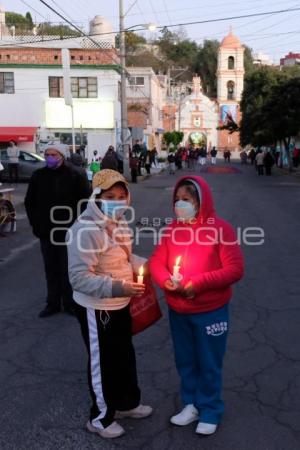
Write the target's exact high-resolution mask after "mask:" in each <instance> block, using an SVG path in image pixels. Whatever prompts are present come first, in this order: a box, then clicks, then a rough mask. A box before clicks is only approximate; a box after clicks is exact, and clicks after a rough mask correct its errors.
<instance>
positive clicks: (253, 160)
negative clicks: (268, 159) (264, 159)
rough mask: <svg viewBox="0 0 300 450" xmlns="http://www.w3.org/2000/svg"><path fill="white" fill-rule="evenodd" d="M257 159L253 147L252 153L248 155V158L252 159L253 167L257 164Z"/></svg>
mask: <svg viewBox="0 0 300 450" xmlns="http://www.w3.org/2000/svg"><path fill="white" fill-rule="evenodd" d="M255 157H256V153H255V150H254V148H253V147H252V148H251V150H250V152H249V153H248V158H249V159H250V161H251V165H252V166H253V164H254V162H255Z"/></svg>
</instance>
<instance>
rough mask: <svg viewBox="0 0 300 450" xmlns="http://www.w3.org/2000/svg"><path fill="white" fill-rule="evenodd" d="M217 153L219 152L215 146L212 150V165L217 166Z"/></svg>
mask: <svg viewBox="0 0 300 450" xmlns="http://www.w3.org/2000/svg"><path fill="white" fill-rule="evenodd" d="M217 154H218V151H217V149H216V147H213V148H212V149H211V151H210V157H211V164H212V166H215V165H216V164H217Z"/></svg>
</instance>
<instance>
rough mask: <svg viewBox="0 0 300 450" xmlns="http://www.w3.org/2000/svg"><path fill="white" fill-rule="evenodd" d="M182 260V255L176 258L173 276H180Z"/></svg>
mask: <svg viewBox="0 0 300 450" xmlns="http://www.w3.org/2000/svg"><path fill="white" fill-rule="evenodd" d="M180 260H181V256H178V258H177V259H176V263H175V266H174V267H173V277H174V278H178V275H179V270H180V265H179V264H180Z"/></svg>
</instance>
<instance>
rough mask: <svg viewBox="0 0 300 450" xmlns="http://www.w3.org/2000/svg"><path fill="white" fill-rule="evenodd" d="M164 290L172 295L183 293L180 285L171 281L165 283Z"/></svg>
mask: <svg viewBox="0 0 300 450" xmlns="http://www.w3.org/2000/svg"><path fill="white" fill-rule="evenodd" d="M164 288H165V290H166V291H169V292H173V293H174V294H181V293H182V292H183V291H184V289H183V286H181V284H174V283H173V282H172V280H167V281H165V286H164Z"/></svg>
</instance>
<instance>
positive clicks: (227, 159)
mask: <svg viewBox="0 0 300 450" xmlns="http://www.w3.org/2000/svg"><path fill="white" fill-rule="evenodd" d="M230 158H231V151H230V150H228V149H227V148H225V151H224V160H225V163H230Z"/></svg>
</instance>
